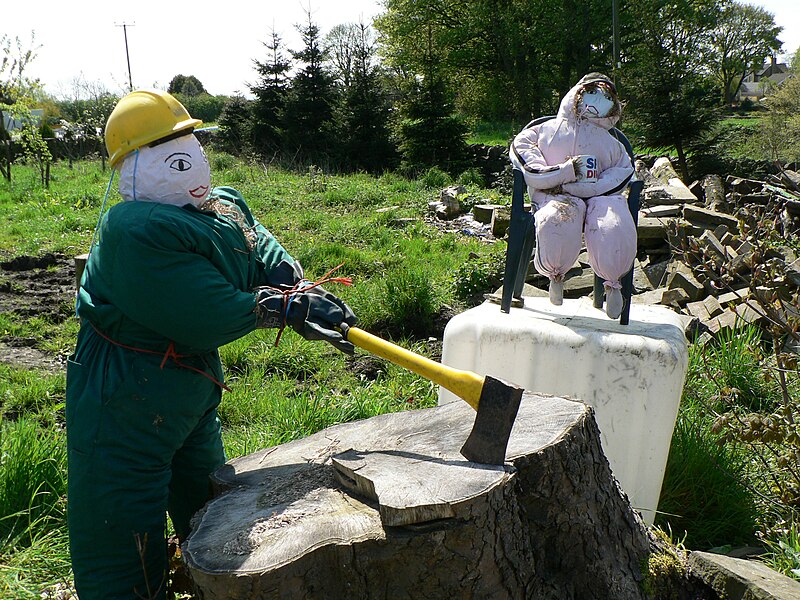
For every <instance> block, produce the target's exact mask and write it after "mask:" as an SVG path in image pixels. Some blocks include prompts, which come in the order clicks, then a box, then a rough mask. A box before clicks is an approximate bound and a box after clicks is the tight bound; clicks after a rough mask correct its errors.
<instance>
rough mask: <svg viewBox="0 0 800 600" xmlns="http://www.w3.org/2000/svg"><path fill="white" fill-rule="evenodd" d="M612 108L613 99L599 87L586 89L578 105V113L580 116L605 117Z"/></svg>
mask: <svg viewBox="0 0 800 600" xmlns="http://www.w3.org/2000/svg"><path fill="white" fill-rule="evenodd" d="M613 108H614V99H613V98H612V97H611V96H610V95H609V94H608V93H606V92H604V91H603V90H600V89H593V90H586V91H585V92H583V96H582V97H581V103H580V105H579V106H578V114H580V116H582V117H590V118H591V117H595V118H602V117H607V116H608V115H609V114H610V113H611V111H612V110H613Z"/></svg>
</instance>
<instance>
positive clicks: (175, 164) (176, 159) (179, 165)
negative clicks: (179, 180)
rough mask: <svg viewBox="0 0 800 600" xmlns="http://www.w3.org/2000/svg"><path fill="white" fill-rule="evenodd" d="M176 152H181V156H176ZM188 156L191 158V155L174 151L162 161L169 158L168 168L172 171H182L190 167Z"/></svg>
mask: <svg viewBox="0 0 800 600" xmlns="http://www.w3.org/2000/svg"><path fill="white" fill-rule="evenodd" d="M178 154H182V155H183V156H176V155H178ZM184 157H185V158H184ZM188 158H191V156H189V155H188V154H186V153H183V152H176V153H175V154H170V155H169V156H168V157H167V159H166V160H165V161H164V162H167V161H169V160H170V159H171V162H170V163H169V168H170V169H172V170H174V171H180V172H183V171H188V170H189V169H191V168H192V163H190V162H189V161H188V160H187V159H188Z"/></svg>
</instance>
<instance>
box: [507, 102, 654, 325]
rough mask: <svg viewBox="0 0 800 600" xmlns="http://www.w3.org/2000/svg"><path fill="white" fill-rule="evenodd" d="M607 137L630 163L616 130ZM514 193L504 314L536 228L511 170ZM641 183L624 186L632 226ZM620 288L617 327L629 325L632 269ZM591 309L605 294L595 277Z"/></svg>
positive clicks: (519, 179) (520, 180)
mask: <svg viewBox="0 0 800 600" xmlns="http://www.w3.org/2000/svg"><path fill="white" fill-rule="evenodd" d="M553 118H555V117H554V116H547V117H539V118H538V119H535V120H534V121H531V123H529V124H528V125H527V126H526V128H527V127H531V126H533V125H539V124H540V123H544V122H545V121H549V120H550V119H553ZM610 132H611V135H613V136H614V137H615V138H617V139H618V140H619V141H620V142H621V143H622V145H623V146H625V150H627V152H628V155H629V156H630V157H631V163H633V160H634V155H633V147H632V146H631V143H630V142H629V141H628V138H626V137H625V134H623V133H622V132H621V131H620V130H619V129H617V128H616V127H612V128H611V130H610ZM513 171H514V190H513V193H512V196H511V223H510V225H509V227H508V249H507V250H506V271H505V275H504V278H503V297H502V299H501V301H500V310H502V311H503V312H505V313H507V312H510V310H511V302H512V299H513V298H517V299H520V298H522V288H523V286H524V285H525V278H526V277H527V275H528V265H529V263H530V260H531V256H532V255H533V247H534V246H535V245H536V227H535V223H534V216H533V213H534V209H533V207H531V211H530V212H527V211H526V210H525V199H526V198H527V186H526V185H525V177H524V176H523V174H522V171H520V170H519V169H516V168H515V169H514V170H513ZM643 187H644V182H643V181H640V180H638V179H636V178H635V177H633V178H631V180H630V182H629V183H628V210H630V211H631V216H632V217H633V223H634V225H636V223H637V222H638V220H639V205H640V202H641V194H642V188H643ZM620 283H621V284H622V298H623V300H624V305H623V308H622V314H621V315H620V317H619V322H620V324H621V325H627V324H628V323H629V321H630V312H631V296H632V295H633V266H631V270H630V271H628V272H627V273H626V274H625V275H624V276H623V277H622V280H621V282H620ZM593 295H594V306H595V308H602V306H603V301H604V300H605V291H604V289H603V281H602V280H601V279H600V278H599V277H598V276H597V275H595V277H594V294H593Z"/></svg>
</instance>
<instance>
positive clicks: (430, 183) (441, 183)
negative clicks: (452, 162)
mask: <svg viewBox="0 0 800 600" xmlns="http://www.w3.org/2000/svg"><path fill="white" fill-rule="evenodd" d="M419 180H420V181H421V182H422V185H424V186H425V187H426V188H429V189H438V188H443V187H446V186H448V185H451V184H452V183H453V178H452V177H450V175H448V174H447V173H445V172H444V171H442V170H441V169H440V168H438V167H431V168H430V169H428V170H427V171H425V172H424V173H423V174H422V176H421V177H420V178H419Z"/></svg>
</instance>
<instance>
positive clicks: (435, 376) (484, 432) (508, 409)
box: [340, 323, 524, 465]
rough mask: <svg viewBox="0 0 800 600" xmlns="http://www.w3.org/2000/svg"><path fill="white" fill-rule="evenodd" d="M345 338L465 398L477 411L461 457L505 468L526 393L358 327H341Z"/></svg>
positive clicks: (342, 325) (503, 382) (344, 324)
mask: <svg viewBox="0 0 800 600" xmlns="http://www.w3.org/2000/svg"><path fill="white" fill-rule="evenodd" d="M340 329H341V331H342V336H343V337H344V338H345V339H346V340H347V341H349V342H350V343H352V344H353V345H354V346H358V347H359V348H362V349H363V350H366V351H367V352H370V353H372V354H375V355H376V356H380V357H381V358H385V359H386V360H389V361H391V362H393V363H394V364H396V365H398V366H400V367H403V368H405V369H408V370H409V371H412V372H414V373H416V374H417V375H420V376H422V377H424V378H425V379H428V380H430V381H432V382H434V383H436V384H439V385H441V386H442V387H444V388H446V389H448V390H450V391H451V392H453V393H454V394H455V395H456V396H459V397H461V398H463V399H464V400H465V401H466V402H467V404H469V405H470V406H471V407H472V408H474V409H475V410H476V411H477V415H476V416H475V423H474V425H473V426H472V432H471V433H470V435H469V437H468V438H467V441H466V442H465V443H464V446H463V447H462V448H461V454H462V456H464V458H466V459H467V460H469V461H472V462H476V463H483V464H490V465H502V464H503V463H504V462H505V458H506V446H508V438H509V437H510V436H511V428H512V427H513V426H514V419H515V418H516V416H517V411H518V410H519V404H520V401H521V400H522V394H523V392H524V390H523V389H522V388H520V387H517V386H515V385H513V384H511V383H507V382H505V381H503V380H501V379H496V378H494V377H490V376H489V375H487V376H485V377H482V376H480V375H478V374H477V373H473V372H472V371H463V370H461V369H454V368H452V367H448V366H445V365H443V364H441V363H438V362H435V361H433V360H431V359H430V358H426V357H424V356H421V355H419V354H416V353H414V352H411V351H410V350H406V349H405V348H401V347H400V346H397V345H395V344H392V343H391V342H387V341H386V340H384V339H381V338H379V337H377V336H375V335H372V334H371V333H367V332H366V331H364V330H363V329H359V328H358V327H350V326H349V325H347V324H346V323H342V324H341V325H340Z"/></svg>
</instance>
